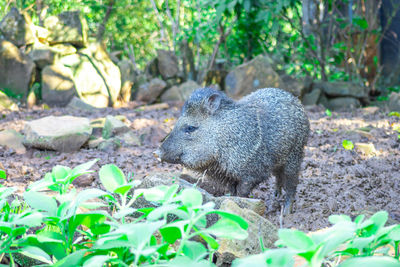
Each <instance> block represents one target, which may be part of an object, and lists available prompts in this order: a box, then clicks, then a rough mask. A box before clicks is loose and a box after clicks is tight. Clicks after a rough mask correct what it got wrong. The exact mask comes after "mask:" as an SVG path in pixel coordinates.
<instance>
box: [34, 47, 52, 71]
mask: <svg viewBox="0 0 400 267" xmlns="http://www.w3.org/2000/svg"><path fill="white" fill-rule="evenodd" d="M28 56H29V57H30V58H31V59H32V60H33V62H35V64H36V66H37V67H38V68H39V69H43V68H44V67H45V66H47V65H51V64H53V63H54V59H55V52H54V51H53V50H52V49H51V48H50V47H49V46H47V45H44V44H40V43H35V44H34V45H33V47H32V50H31V51H30V52H29V53H28Z"/></svg>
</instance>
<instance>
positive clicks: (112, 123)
mask: <svg viewBox="0 0 400 267" xmlns="http://www.w3.org/2000/svg"><path fill="white" fill-rule="evenodd" d="M129 131H130V128H129V127H128V126H127V125H126V124H125V123H123V122H122V121H120V120H119V119H117V118H116V117H114V116H110V115H109V116H107V117H106V121H105V123H104V128H103V134H102V137H103V138H104V139H108V138H110V137H112V136H115V135H119V134H123V133H126V132H129Z"/></svg>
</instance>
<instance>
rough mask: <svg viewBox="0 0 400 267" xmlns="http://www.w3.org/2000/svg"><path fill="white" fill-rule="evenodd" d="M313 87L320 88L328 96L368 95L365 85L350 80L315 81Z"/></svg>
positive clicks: (360, 96)
mask: <svg viewBox="0 0 400 267" xmlns="http://www.w3.org/2000/svg"><path fill="white" fill-rule="evenodd" d="M314 88H319V89H321V90H322V91H323V92H324V93H325V94H326V95H328V96H334V97H336V96H339V97H346V96H351V97H355V98H365V97H368V90H367V89H366V88H365V87H363V86H361V85H359V84H356V83H352V82H317V83H315V84H314Z"/></svg>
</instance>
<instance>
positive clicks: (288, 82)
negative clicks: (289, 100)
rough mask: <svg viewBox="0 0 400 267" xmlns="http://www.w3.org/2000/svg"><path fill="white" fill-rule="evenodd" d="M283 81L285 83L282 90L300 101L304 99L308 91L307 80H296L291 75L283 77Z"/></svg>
mask: <svg viewBox="0 0 400 267" xmlns="http://www.w3.org/2000/svg"><path fill="white" fill-rule="evenodd" d="M281 80H282V82H283V84H282V87H281V89H283V90H285V91H288V92H290V93H291V94H293V95H294V96H295V97H297V98H299V99H302V98H303V96H304V94H305V93H306V91H307V89H308V88H307V87H306V86H307V85H306V81H305V79H301V78H295V77H292V76H290V75H282V76H281Z"/></svg>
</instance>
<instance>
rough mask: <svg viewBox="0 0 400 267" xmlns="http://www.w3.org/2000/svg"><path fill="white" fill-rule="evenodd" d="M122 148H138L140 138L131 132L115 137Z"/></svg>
mask: <svg viewBox="0 0 400 267" xmlns="http://www.w3.org/2000/svg"><path fill="white" fill-rule="evenodd" d="M117 137H118V138H119V139H120V140H121V143H122V145H123V146H140V145H141V142H140V138H139V136H137V135H136V134H135V133H134V132H133V131H129V132H126V133H123V134H119V135H118V136H117Z"/></svg>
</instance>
